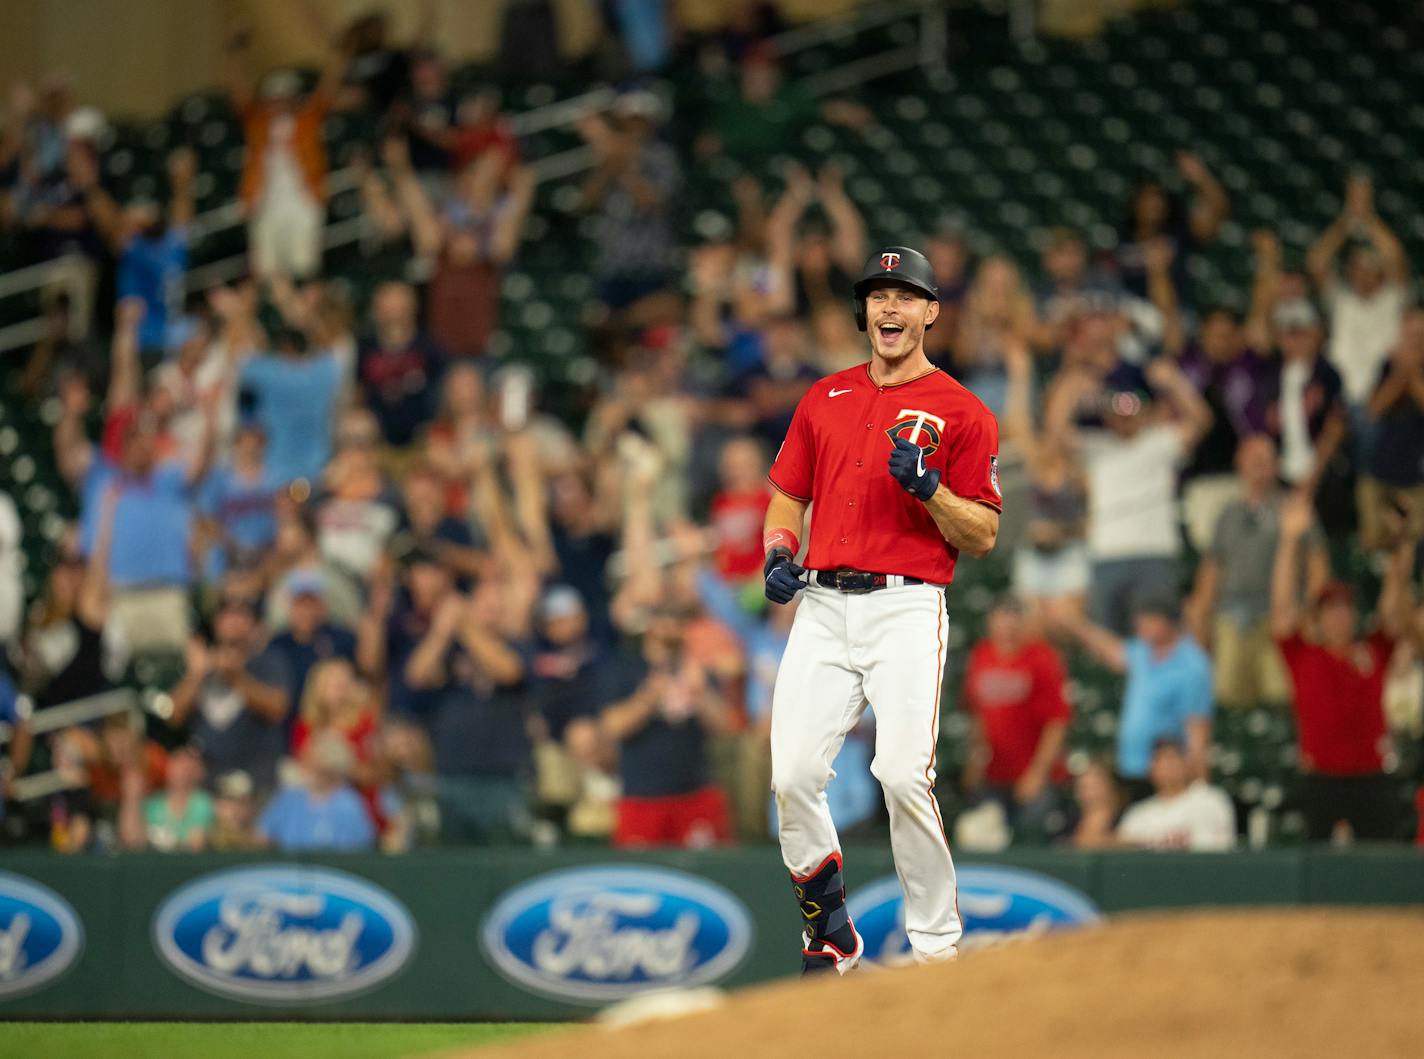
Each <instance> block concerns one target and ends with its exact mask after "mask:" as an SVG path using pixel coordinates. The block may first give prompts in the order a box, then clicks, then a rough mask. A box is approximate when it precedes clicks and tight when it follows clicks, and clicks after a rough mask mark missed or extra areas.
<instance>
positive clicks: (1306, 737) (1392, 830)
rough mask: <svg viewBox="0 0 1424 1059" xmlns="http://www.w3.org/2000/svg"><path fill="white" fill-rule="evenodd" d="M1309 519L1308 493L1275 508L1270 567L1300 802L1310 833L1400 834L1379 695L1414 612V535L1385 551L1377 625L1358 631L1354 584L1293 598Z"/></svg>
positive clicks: (1321, 837) (1325, 836) (1317, 837)
mask: <svg viewBox="0 0 1424 1059" xmlns="http://www.w3.org/2000/svg"><path fill="white" fill-rule="evenodd" d="M1311 522H1312V515H1311V509H1310V502H1309V499H1308V498H1307V497H1306V496H1304V495H1299V494H1298V495H1296V496H1294V497H1292V498H1291V500H1290V502H1289V503H1288V504H1286V505H1285V507H1283V508H1282V510H1281V543H1280V548H1279V550H1278V551H1277V552H1276V560H1275V566H1274V568H1273V570H1272V574H1271V635H1272V636H1274V637H1275V640H1276V643H1277V644H1278V645H1279V646H1280V650H1281V655H1282V656H1283V657H1284V658H1285V662H1286V667H1287V669H1289V671H1290V677H1291V683H1292V684H1293V685H1294V689H1295V715H1296V730H1297V733H1298V735H1299V739H1300V765H1299V767H1300V772H1301V779H1300V802H1301V808H1302V810H1303V811H1304V812H1305V818H1306V830H1307V834H1308V836H1309V837H1310V840H1311V841H1313V842H1325V841H1328V840H1329V839H1330V838H1331V837H1332V836H1333V835H1334V833H1335V831H1336V828H1337V827H1338V826H1339V825H1340V824H1342V823H1344V824H1347V825H1348V826H1349V830H1350V832H1351V834H1353V836H1354V837H1355V838H1356V839H1364V840H1370V839H1375V840H1385V839H1392V838H1397V837H1398V834H1397V832H1398V830H1399V810H1400V799H1399V791H1398V788H1397V785H1396V783H1395V781H1394V780H1393V779H1392V778H1391V777H1390V776H1389V775H1387V774H1386V773H1385V771H1384V755H1385V752H1386V751H1387V749H1388V734H1387V732H1386V729H1385V720H1384V709H1383V696H1384V680H1385V669H1386V667H1387V666H1388V664H1389V657H1390V654H1391V653H1392V652H1393V650H1394V645H1395V641H1396V640H1397V639H1398V638H1399V637H1401V636H1403V635H1405V633H1406V632H1407V630H1408V629H1409V623H1410V621H1411V619H1412V604H1413V601H1412V598H1411V596H1412V593H1411V591H1410V587H1409V576H1410V572H1411V567H1412V564H1413V558H1414V547H1413V544H1412V543H1410V542H1408V541H1405V542H1402V543H1400V544H1398V545H1397V546H1396V547H1395V548H1394V549H1393V551H1392V553H1391V554H1390V556H1389V558H1388V560H1387V562H1386V566H1385V577H1384V585H1383V588H1382V589H1381V591H1380V597H1379V625H1378V627H1377V628H1376V629H1375V630H1374V631H1373V632H1371V633H1369V634H1368V635H1366V636H1363V637H1362V636H1361V635H1360V632H1359V619H1360V615H1359V611H1358V609H1357V608H1356V604H1355V593H1354V589H1353V588H1352V587H1351V586H1350V585H1348V584H1345V583H1344V582H1340V581H1332V582H1330V583H1329V584H1327V585H1326V586H1325V587H1324V588H1322V589H1321V590H1320V591H1319V592H1318V593H1317V594H1316V595H1315V596H1314V598H1312V599H1311V600H1310V601H1309V602H1308V603H1307V604H1306V605H1304V606H1302V604H1301V601H1300V574H1299V569H1300V551H1301V542H1302V540H1303V539H1304V537H1305V535H1306V534H1307V533H1308V532H1309V530H1310V526H1311Z"/></svg>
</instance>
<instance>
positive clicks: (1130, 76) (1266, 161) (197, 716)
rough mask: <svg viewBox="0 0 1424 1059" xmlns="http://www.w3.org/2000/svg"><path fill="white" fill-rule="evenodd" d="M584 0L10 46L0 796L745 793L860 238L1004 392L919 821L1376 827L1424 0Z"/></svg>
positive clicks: (754, 802) (580, 837)
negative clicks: (1046, 34)
mask: <svg viewBox="0 0 1424 1059" xmlns="http://www.w3.org/2000/svg"><path fill="white" fill-rule="evenodd" d="M299 6H301V5H299ZM588 6H590V7H592V8H595V9H596V14H597V18H598V19H599V20H600V22H599V26H600V33H599V34H598V43H597V47H596V48H594V49H593V50H591V51H590V52H589V53H587V54H585V55H582V56H576V57H571V56H568V55H564V54H561V52H560V50H559V43H558V41H559V11H558V9H559V8H560V7H561V5H556V4H549V3H523V4H511V5H509V6H508V8H507V10H506V11H505V14H504V24H503V29H502V33H503V37H502V41H503V46H502V48H501V50H500V51H499V53H498V58H497V59H496V60H495V61H493V62H489V63H476V64H471V65H464V66H462V65H460V64H459V63H457V62H456V61H455V57H453V56H449V55H445V54H442V51H441V48H440V46H439V35H438V34H437V33H435V32H434V31H433V30H432V29H431V27H430V26H429V25H427V21H428V20H426V19H424V18H422V19H421V20H420V25H419V26H417V27H416V28H415V29H414V30H413V31H411V33H410V35H403V34H404V30H402V31H401V32H397V29H396V28H395V27H394V26H393V24H392V23H391V20H390V19H389V17H388V13H387V12H386V11H384V10H382V9H379V8H378V9H375V10H373V11H371V12H369V13H367V14H365V15H362V16H361V17H359V18H357V19H355V20H354V21H351V22H349V23H345V24H341V23H337V22H334V21H332V20H330V19H325V20H324V19H323V18H322V17H321V15H322V8H321V5H315V4H309V5H305V7H303V10H304V11H306V12H307V14H308V15H309V16H310V19H311V29H310V33H311V39H313V40H321V41H329V42H330V46H329V48H328V49H327V55H326V58H325V61H324V64H323V65H322V66H321V67H320V68H319V69H304V68H303V69H296V68H286V67H282V68H277V69H269V70H265V71H264V70H262V69H258V68H256V63H255V62H254V61H253V55H254V50H255V48H256V47H257V45H259V44H260V37H259V35H258V34H257V33H256V32H255V31H254V29H253V28H251V27H246V26H239V27H236V28H230V29H229V30H228V31H227V32H225V33H224V35H223V41H222V47H221V52H222V56H221V63H220V64H219V65H220V68H217V69H213V70H212V71H211V73H212V80H213V82H214V84H215V86H216V85H219V84H220V88H217V87H215V88H214V90H213V91H211V92H207V93H201V94H197V95H194V96H192V97H190V98H188V99H186V100H183V101H180V102H179V103H178V104H177V105H176V107H175V109H174V110H173V112H172V114H171V115H169V116H168V117H166V118H163V119H159V120H154V121H148V122H129V123H125V122H121V121H118V120H117V119H116V118H114V117H113V116H110V115H106V114H105V113H104V112H103V111H104V108H103V100H101V99H86V98H83V96H82V95H81V94H80V93H78V91H77V90H76V87H75V83H74V81H73V79H71V78H70V77H68V76H67V75H66V74H64V73H62V72H55V73H52V74H50V75H48V76H46V77H44V78H43V79H42V80H40V81H38V82H36V83H26V82H23V81H17V82H16V83H14V84H13V85H10V86H8V90H9V96H8V101H7V103H6V106H5V109H4V113H3V118H0V257H3V265H4V268H5V269H6V270H7V271H5V272H3V273H0V310H3V311H4V312H5V314H6V315H5V317H4V318H3V319H0V323H2V324H5V325H7V326H5V327H4V328H3V329H0V341H3V342H4V343H6V344H7V346H8V349H9V352H8V353H6V360H5V362H4V364H3V366H0V380H2V381H3V387H0V388H3V393H4V401H3V405H0V463H3V464H4V466H3V468H0V471H2V472H3V474H0V476H3V479H4V483H5V491H4V494H3V495H0V648H3V652H4V673H3V674H0V722H3V724H4V726H5V727H4V729H3V732H4V734H5V736H6V738H5V741H4V742H3V743H0V790H3V792H4V794H5V799H4V808H3V818H0V842H5V843H17V844H18V843H31V844H49V845H52V846H53V847H54V848H56V849H58V850H62V851H66V852H81V851H90V850H103V851H110V850H129V849H142V848H151V849H158V850H175V851H177V850H198V849H220V850H233V849H236V850H240V849H252V848H260V847H269V846H270V847H275V848H278V849H283V850H317V849H339V850H348V849H352V850H354V849H382V850H386V851H391V852H398V851H401V850H405V849H409V848H411V847H413V846H423V845H434V844H440V843H468V842H521V843H527V842H533V843H537V844H554V843H558V842H609V841H611V842H614V843H618V844H621V845H629V846H632V845H641V844H655V845H673V844H683V845H698V846H700V845H713V844H719V843H729V842H742V843H756V842H766V841H769V840H770V836H771V835H773V834H774V826H775V821H774V810H773V808H772V806H771V804H770V797H769V789H768V784H769V776H770V763H769V750H768V742H767V740H768V730H769V718H768V711H769V708H770V692H771V687H772V684H773V682H774V679H775V675H776V669H777V664H778V660H779V658H780V653H781V650H782V648H783V647H784V644H785V642H786V637H787V633H788V630H789V627H790V623H791V620H792V617H793V615H794V611H795V607H794V605H792V606H789V607H785V608H777V607H769V606H768V605H767V604H766V603H765V601H764V599H763V596H762V582H761V566H762V551H761V524H762V516H763V513H764V510H765V507H766V503H767V498H768V490H769V489H770V488H771V487H770V485H769V483H768V482H767V480H766V477H765V475H766V470H767V468H768V466H769V462H770V458H771V456H772V454H774V452H775V451H776V448H777V446H778V445H779V444H780V441H781V438H782V436H783V433H784V431H785V429H786V426H787V424H788V422H789V420H790V417H791V413H792V411H793V409H794V408H795V406H796V403H797V401H798V400H799V399H800V398H801V396H802V395H803V394H804V393H805V392H806V390H807V388H808V387H809V386H810V384H811V383H812V382H813V381H814V380H816V379H817V378H819V377H820V376H822V375H824V374H826V373H829V372H831V371H835V370H839V369H841V368H845V367H848V366H850V365H853V364H855V363H857V362H858V361H861V360H864V359H866V356H867V351H866V346H865V342H864V339H863V336H861V335H859V334H858V333H857V331H856V329H855V325H854V321H853V318H852V314H851V308H850V301H849V295H850V284H851V281H852V278H853V277H854V276H855V275H856V274H857V273H858V272H859V270H860V269H861V267H862V264H863V262H864V260H865V259H866V256H867V255H868V254H869V253H870V251H871V250H872V249H875V248H877V247H878V246H879V245H881V244H882V243H890V242H896V243H905V244H907V245H911V246H916V247H920V248H923V250H924V252H925V253H926V254H927V255H928V256H929V258H930V260H931V262H932V263H933V265H934V268H935V270H936V274H937V278H938V283H939V288H940V292H941V301H942V306H943V312H942V315H941V317H940V320H939V322H938V324H937V326H936V327H935V328H934V330H933V331H932V332H930V333H929V335H928V336H927V341H928V346H929V348H928V352H929V354H930V356H931V358H932V360H933V361H934V362H935V363H936V364H937V365H938V366H939V367H941V368H942V369H943V370H945V371H947V372H948V373H950V374H951V375H953V376H954V377H955V378H956V379H958V380H959V381H960V382H962V383H963V384H964V385H965V386H967V387H969V388H970V389H971V390H972V391H973V392H974V393H976V394H977V395H978V396H979V397H980V398H981V399H983V400H984V401H985V402H986V403H987V404H988V405H989V406H990V408H991V409H992V410H993V411H994V412H995V413H996V414H997V415H998V417H999V422H1000V430H1001V436H1002V444H1003V448H1002V452H1001V455H1000V466H1001V468H1002V479H1003V485H1004V494H1005V514H1004V520H1003V531H1002V533H1001V535H1000V540H999V545H998V547H997V549H996V552H995V553H994V554H993V555H991V556H990V557H989V558H988V559H986V560H983V561H973V560H968V559H966V560H965V561H963V562H962V563H961V564H960V572H959V575H958V579H957V582H956V584H955V585H954V586H953V587H952V588H951V589H950V590H949V593H948V607H949V615H950V619H951V620H950V624H951V627H952V630H953V634H954V637H955V638H954V640H953V641H952V644H951V647H952V650H951V662H950V665H949V666H948V667H947V670H948V671H947V674H946V684H945V688H944V710H943V718H944V723H943V731H942V736H941V747H940V760H939V773H940V783H939V791H938V793H939V796H940V798H941V801H942V803H943V805H944V808H945V810H946V811H945V818H946V821H947V822H952V830H953V832H954V833H953V834H952V835H951V838H952V840H954V841H955V842H956V843H957V844H958V846H959V847H961V848H971V849H996V848H1002V847H1003V846H1005V845H1007V844H1009V843H1010V842H1015V843H1069V844H1074V845H1077V846H1080V847H1083V848H1106V847H1111V846H1115V845H1130V846H1146V847H1153V848H1190V849H1227V848H1232V847H1234V846H1246V845H1249V846H1252V847H1257V846H1262V845H1267V844H1273V843H1288V842H1300V841H1318V842H1324V841H1349V840H1352V839H1353V840H1357V841H1412V840H1414V836H1415V833H1416V830H1417V827H1418V825H1417V817H1418V812H1417V809H1416V794H1417V791H1418V789H1419V778H1420V777H1419V774H1418V772H1417V769H1418V767H1419V763H1420V761H1421V755H1420V753H1419V740H1420V734H1421V730H1424V723H1422V722H1421V711H1422V710H1424V665H1421V661H1420V658H1421V654H1420V651H1421V638H1424V610H1421V609H1416V605H1417V600H1416V595H1417V593H1416V589H1417V587H1418V585H1419V569H1420V563H1419V558H1420V557H1419V541H1420V538H1421V535H1422V534H1424V310H1421V309H1419V308H1416V307H1415V294H1416V291H1417V287H1416V278H1415V275H1414V272H1413V271H1412V269H1411V259H1412V261H1413V263H1416V264H1417V263H1418V261H1419V260H1420V253H1421V251H1424V214H1421V212H1420V211H1419V209H1418V206H1417V202H1418V194H1419V190H1420V189H1419V187H1418V176H1419V174H1418V173H1417V172H1410V171H1409V170H1410V166H1409V164H1408V152H1407V150H1405V149H1404V144H1405V140H1404V136H1405V132H1404V129H1403V127H1402V126H1401V127H1400V129H1399V131H1398V132H1395V131H1388V129H1389V127H1390V126H1391V125H1393V124H1394V122H1395V119H1398V120H1399V121H1404V122H1408V123H1411V127H1412V128H1414V130H1415V133H1416V134H1417V133H1418V130H1419V128H1421V127H1424V111H1421V109H1420V107H1419V105H1418V104H1417V103H1414V104H1412V107H1409V108H1406V107H1405V105H1404V103H1405V101H1406V100H1408V99H1410V98H1413V99H1418V98H1424V97H1421V96H1420V95H1419V94H1418V93H1417V92H1416V93H1415V94H1413V95H1412V96H1411V94H1410V93H1411V92H1414V90H1415V89H1419V88H1420V87H1421V79H1424V66H1421V63H1420V61H1419V57H1420V56H1421V55H1424V20H1421V18H1420V16H1419V14H1418V11H1417V10H1415V9H1413V8H1411V7H1409V5H1404V4H1400V5H1391V4H1384V5H1362V4H1355V5H1338V4H1324V3H1287V2H1279V3H1270V4H1264V5H1261V7H1260V9H1259V10H1254V9H1251V8H1250V6H1249V5H1247V6H1246V7H1239V6H1236V5H1231V4H1226V3H1211V2H1201V3H1192V4H1188V3H1182V4H1179V5H1152V6H1153V7H1154V9H1153V10H1147V11H1143V12H1140V13H1138V14H1135V15H1131V16H1125V17H1123V18H1121V19H1120V20H1118V21H1114V22H1110V23H1108V24H1106V25H1105V26H1095V27H1090V29H1091V30H1092V31H1093V32H1092V34H1091V35H1090V36H1088V37H1087V38H1086V39H1082V40H1051V39H1048V38H1043V39H1039V38H1036V37H1034V36H1032V35H1030V34H1028V33H1026V32H1025V30H1024V27H1023V26H1022V25H1017V26H1016V25H1014V20H1013V19H1009V20H1005V19H1004V18H1002V17H1001V16H999V15H998V14H995V13H994V12H993V11H992V10H984V9H981V8H979V7H978V6H977V5H940V4H923V5H908V6H907V5H900V6H899V9H898V10H889V11H888V12H887V10H886V9H885V8H882V7H880V6H878V5H868V6H863V7H860V8H857V9H855V10H847V11H844V12H840V13H839V14H838V15H837V16H836V17H835V18H833V19H830V20H828V21H811V22H808V23H804V24H803V23H797V24H795V25H793V24H792V23H791V22H790V21H789V20H788V18H787V17H786V15H785V13H784V12H783V11H782V10H781V9H779V8H778V6H777V5H776V4H772V3H757V2H751V0H748V2H737V3H728V4H724V5H721V9H720V10H719V15H718V18H717V19H716V20H715V21H713V22H711V23H710V24H706V25H703V24H694V22H695V20H689V19H687V18H685V17H683V16H684V14H685V11H684V9H685V8H686V7H688V5H678V4H673V3H661V2H658V0H647V2H642V3H633V2H629V3H608V4H602V5H592V4H590V5H588ZM1009 6H1010V7H1011V8H1012V9H1013V10H1015V11H1019V10H1020V9H1021V8H1022V6H1023V5H1009ZM1028 6H1029V7H1030V8H1032V7H1033V5H1028ZM1044 6H1045V7H1050V8H1051V7H1052V6H1053V5H1044ZM415 7H416V8H419V9H420V12H421V13H428V12H429V11H430V10H432V9H433V5H429V4H426V5H415ZM1155 8H1161V10H1158V9H1155ZM1198 45H1199V46H1200V47H1198ZM1198 59H1200V61H1197V60H1198ZM877 64H878V65H877ZM1273 64H1274V65H1273ZM1302 64H1303V65H1302ZM1325 71H1330V76H1328V77H1326V76H1325V74H1324V72H1325ZM1378 86H1384V87H1378ZM1411 86H1413V87H1412V88H1411ZM1391 93H1393V96H1392V95H1391ZM1391 108H1394V109H1393V110H1392V109H1391ZM1415 168H1417V166H1416V167H1415ZM1409 180H1412V181H1414V183H1413V184H1412V185H1409V186H1405V185H1404V184H1402V183H1400V182H1401V181H1409ZM34 276H40V277H41V278H42V280H43V282H42V283H29V282H28V280H29V278H30V277H34ZM16 292H20V296H16ZM6 299H8V300H6ZM26 306H30V307H31V308H32V310H33V311H32V313H31V316H30V317H29V318H25V317H24V309H25V307H26ZM813 517H814V515H813ZM892 572H893V571H892ZM877 705H878V704H875V703H872V704H871V711H870V716H868V717H867V720H866V722H865V723H864V725H863V726H862V727H861V728H860V729H858V730H856V731H855V732H853V733H851V735H850V737H849V738H848V739H847V742H846V745H845V747H844V749H843V750H842V751H841V754H840V757H839V758H838V760H837V763H836V772H837V778H836V780H835V781H834V783H833V785H832V788H831V805H832V809H833V812H834V813H835V815H836V817H837V820H838V822H839V823H840V825H841V827H842V830H843V833H844V834H846V835H847V836H848V837H849V838H850V839H852V840H856V839H871V840H874V839H876V838H878V837H879V836H880V835H881V834H882V833H883V832H882V824H883V809H882V807H881V802H880V795H879V791H878V788H877V785H876V784H875V781H874V780H873V778H872V777H871V775H870V761H871V759H872V757H873V753H874V720H873V712H874V710H875V708H876V706H877ZM887 708H888V705H887Z"/></svg>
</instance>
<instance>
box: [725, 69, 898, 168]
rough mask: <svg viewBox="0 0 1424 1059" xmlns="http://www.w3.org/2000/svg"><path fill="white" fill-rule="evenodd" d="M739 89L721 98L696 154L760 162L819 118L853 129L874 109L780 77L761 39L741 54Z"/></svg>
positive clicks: (869, 118) (867, 122)
mask: <svg viewBox="0 0 1424 1059" xmlns="http://www.w3.org/2000/svg"><path fill="white" fill-rule="evenodd" d="M738 89H739V91H738V92H737V93H736V94H735V95H729V96H728V97H727V98H723V99H720V100H717V101H716V102H715V103H714V105H713V108H712V112H711V115H710V120H709V121H708V126H707V128H708V131H707V132H705V133H704V134H703V135H702V136H701V137H700V138H699V140H698V143H697V153H698V154H699V156H701V157H703V158H706V157H708V156H710V155H716V154H722V155H727V156H729V157H731V158H735V159H737V160H738V161H740V162H743V163H752V164H755V163H759V162H761V161H763V160H764V159H766V158H770V157H771V156H773V155H775V154H777V153H778V152H780V151H782V150H784V149H785V146H786V144H787V143H789V142H791V141H792V139H793V138H794V137H795V136H796V135H798V134H799V131H800V130H801V129H803V128H805V127H806V126H807V125H809V124H811V123H812V122H814V121H816V120H817V119H818V118H819V119H820V120H822V121H826V122H830V123H832V124H836V125H843V126H846V127H849V128H856V129H863V128H865V127H866V126H868V125H870V124H871V122H872V120H873V119H872V116H871V114H870V111H868V110H867V109H866V108H865V107H863V106H861V105H860V104H858V103H853V102H849V101H847V100H842V99H831V100H822V101H817V100H816V99H815V98H814V97H813V96H811V95H810V94H808V93H806V92H804V91H803V90H802V89H801V88H800V87H799V86H797V85H795V84H791V83H789V82H787V81H786V80H785V79H784V78H783V77H782V76H781V69H780V67H779V66H778V64H777V57H776V50H775V49H774V48H773V47H772V46H771V45H769V44H767V43H766V42H764V41H763V42H758V43H757V44H754V45H752V46H751V47H749V48H747V49H746V50H745V51H744V52H743V54H742V68H741V77H740V80H739V85H738Z"/></svg>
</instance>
